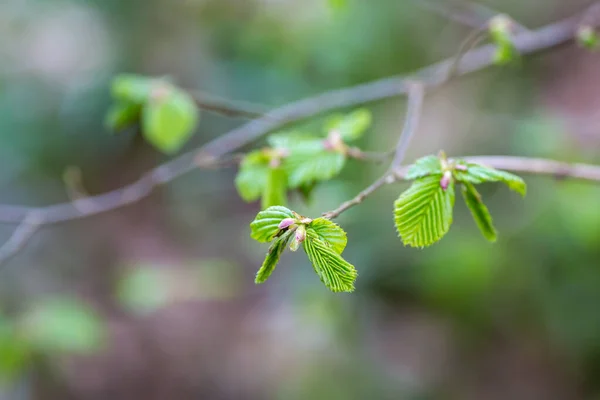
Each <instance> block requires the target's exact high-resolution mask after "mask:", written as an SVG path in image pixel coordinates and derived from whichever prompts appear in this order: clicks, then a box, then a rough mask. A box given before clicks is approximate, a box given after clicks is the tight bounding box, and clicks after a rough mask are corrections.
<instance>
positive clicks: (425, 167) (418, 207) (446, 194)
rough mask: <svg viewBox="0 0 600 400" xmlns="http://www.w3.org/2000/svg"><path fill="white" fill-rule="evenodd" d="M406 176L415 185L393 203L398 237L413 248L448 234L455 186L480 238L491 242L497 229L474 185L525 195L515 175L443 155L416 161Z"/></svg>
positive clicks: (521, 184) (428, 243)
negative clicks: (500, 185) (500, 187)
mask: <svg viewBox="0 0 600 400" xmlns="http://www.w3.org/2000/svg"><path fill="white" fill-rule="evenodd" d="M406 177H407V178H408V179H412V180H414V182H413V183H412V185H411V186H410V188H409V189H408V190H406V191H405V192H404V193H402V194H401V195H400V197H398V199H397V200H396V202H395V203H394V219H395V224H396V230H397V231H398V235H399V236H400V238H401V239H402V241H403V242H404V244H405V245H407V246H412V247H426V246H430V245H432V244H434V243H436V242H437V241H439V240H440V239H441V238H442V237H443V236H444V235H445V234H446V233H448V231H449V230H450V225H451V224H452V212H453V208H454V201H455V186H456V185H459V186H460V190H461V193H462V196H463V199H464V201H465V204H466V205H467V207H468V208H469V210H470V211H471V215H472V216H473V219H474V220H475V222H476V223H477V226H478V227H479V229H480V230H481V232H482V234H483V236H484V237H485V238H486V239H487V240H489V241H492V242H493V241H495V240H496V237H497V233H496V229H495V228H494V225H493V223H492V217H491V215H490V213H489V211H488V208H487V207H486V205H485V204H484V203H483V201H482V199H481V195H480V194H479V193H478V192H477V190H476V188H475V185H478V184H482V183H486V182H502V183H504V184H506V185H507V186H508V187H509V188H510V189H511V190H514V191H516V192H517V193H519V194H521V195H523V196H524V195H525V193H526V185H525V182H524V181H523V179H521V178H520V177H518V176H516V175H513V174H510V173H508V172H505V171H500V170H497V169H494V168H490V167H487V166H484V165H480V164H475V163H470V162H466V161H464V160H455V161H451V160H447V159H446V157H445V156H444V155H443V154H441V155H440V156H439V157H436V156H427V157H423V158H421V159H419V160H417V161H416V162H415V163H414V164H413V165H411V166H410V168H409V170H408V172H407V175H406Z"/></svg>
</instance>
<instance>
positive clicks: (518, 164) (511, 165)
mask: <svg viewBox="0 0 600 400" xmlns="http://www.w3.org/2000/svg"><path fill="white" fill-rule="evenodd" d="M454 158H460V159H462V160H466V161H469V162H473V163H476V164H482V165H486V166H489V167H492V168H496V169H502V170H506V171H512V172H518V173H521V174H535V175H549V176H553V177H555V178H557V179H576V180H583V181H588V182H600V166H598V165H590V164H572V163H566V162H561V161H555V160H548V159H544V158H528V157H511V156H474V157H454ZM407 170H408V167H407V166H404V167H400V168H398V169H396V170H395V177H396V179H399V180H403V179H405V176H406V172H407Z"/></svg>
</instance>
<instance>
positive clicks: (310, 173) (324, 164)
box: [284, 150, 346, 188]
mask: <svg viewBox="0 0 600 400" xmlns="http://www.w3.org/2000/svg"><path fill="white" fill-rule="evenodd" d="M345 163H346V156H345V155H344V154H342V153H340V152H337V151H328V150H321V151H317V152H305V151H293V150H292V154H291V155H290V156H289V157H287V158H286V159H285V160H284V168H285V169H286V171H287V173H288V179H289V186H290V187H291V188H297V187H299V186H301V185H305V184H311V183H314V182H318V181H325V180H328V179H331V178H333V177H334V176H336V175H338V174H339V173H340V172H341V171H342V169H343V168H344V165H345Z"/></svg>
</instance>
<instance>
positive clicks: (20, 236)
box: [0, 212, 43, 264]
mask: <svg viewBox="0 0 600 400" xmlns="http://www.w3.org/2000/svg"><path fill="white" fill-rule="evenodd" d="M42 224H43V220H42V219H41V218H40V216H39V215H38V214H36V213H35V212H32V213H31V214H28V215H27V216H26V217H25V218H24V219H23V221H22V222H21V224H20V225H19V226H17V228H16V229H15V230H14V232H13V234H12V235H11V236H10V238H8V240H7V241H6V242H5V243H4V244H3V245H2V247H0V264H2V263H4V262H5V261H7V260H9V259H10V258H12V257H13V256H14V255H15V254H17V253H18V252H19V251H20V250H21V249H22V248H23V247H24V246H25V245H26V244H27V242H28V241H29V239H31V237H32V236H33V234H34V233H35V232H36V231H37V230H38V229H39V227H40V226H41V225H42Z"/></svg>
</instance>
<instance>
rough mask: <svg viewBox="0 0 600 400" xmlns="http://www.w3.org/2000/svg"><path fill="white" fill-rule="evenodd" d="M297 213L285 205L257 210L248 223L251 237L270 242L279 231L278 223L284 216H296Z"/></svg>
mask: <svg viewBox="0 0 600 400" xmlns="http://www.w3.org/2000/svg"><path fill="white" fill-rule="evenodd" d="M297 216H298V215H297V214H296V213H294V212H293V211H292V210H289V209H287V208H285V207H281V206H274V207H269V208H267V209H266V210H264V211H261V212H259V213H258V214H257V215H256V218H255V219H254V221H252V223H251V224H250V229H251V234H250V237H252V239H254V240H257V241H259V242H263V243H266V242H270V241H271V240H273V238H274V237H275V235H277V234H278V233H279V230H280V229H279V223H280V222H281V221H282V220H284V219H286V218H297Z"/></svg>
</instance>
